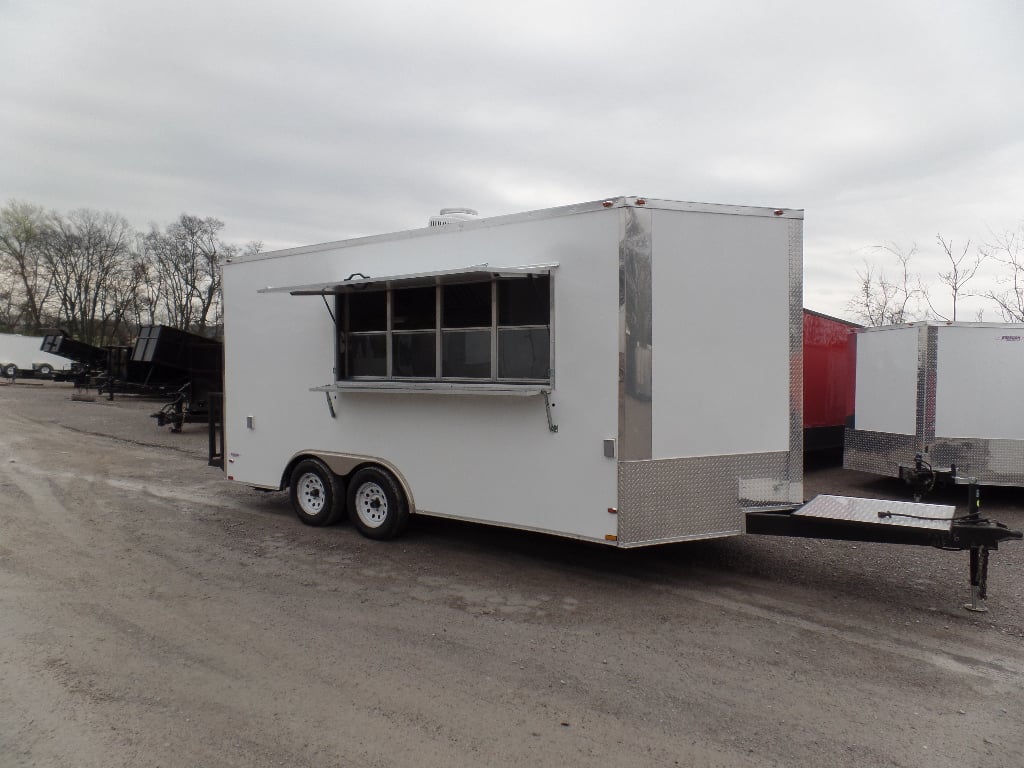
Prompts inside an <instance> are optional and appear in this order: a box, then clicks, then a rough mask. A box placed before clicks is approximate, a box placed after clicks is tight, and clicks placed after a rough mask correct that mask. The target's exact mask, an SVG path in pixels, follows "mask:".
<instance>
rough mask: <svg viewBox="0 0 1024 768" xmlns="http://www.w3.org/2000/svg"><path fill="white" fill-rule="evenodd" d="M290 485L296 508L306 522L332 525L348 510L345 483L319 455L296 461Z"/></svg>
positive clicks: (307, 523)
mask: <svg viewBox="0 0 1024 768" xmlns="http://www.w3.org/2000/svg"><path fill="white" fill-rule="evenodd" d="M288 485H289V493H288V495H289V496H290V497H291V501H292V509H294V510H295V514H296V516H297V517H298V518H299V520H301V521H302V522H304V523H305V524H306V525H313V526H321V525H330V524H331V523H334V522H337V520H338V518H339V517H340V516H341V513H342V512H343V511H344V507H343V503H344V499H345V487H344V483H342V480H341V478H340V477H338V476H337V475H335V474H334V473H333V472H331V470H329V469H328V468H327V467H326V466H325V465H324V463H323V462H321V461H319V460H318V459H303V460H302V461H300V462H299V463H298V464H296V465H295V469H293V470H292V476H291V482H290V483H289V484H288Z"/></svg>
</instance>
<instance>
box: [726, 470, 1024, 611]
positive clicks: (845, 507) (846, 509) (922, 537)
mask: <svg viewBox="0 0 1024 768" xmlns="http://www.w3.org/2000/svg"><path fill="white" fill-rule="evenodd" d="M955 514H956V507H954V506H952V505H948V504H923V503H921V502H910V501H888V500H885V499H859V498H850V497H847V496H828V495H821V496H815V497H814V498H813V499H811V500H810V501H809V502H808V503H806V504H804V505H803V506H800V507H794V508H790V509H779V510H772V511H765V510H757V511H751V512H747V513H746V532H747V533H754V534H761V535H765V536H794V537H799V538H811V539H837V540H840V541H866V542H874V543H881V544H916V545H920V546H925V547H938V548H939V549H947V550H968V551H969V552H970V553H971V564H970V569H971V570H970V578H971V602H969V603H967V604H965V605H964V608H966V609H967V610H969V611H976V612H979V613H983V612H985V611H986V610H988V609H987V608H986V607H985V600H986V598H987V597H988V595H987V581H988V555H989V552H990V551H991V550H994V549H998V548H999V542H1001V541H1006V540H1008V539H1020V538H1022V537H1024V534H1022V533H1021V531H1012V530H1010V529H1009V528H1007V527H1006V526H1005V525H1003V524H1002V523H997V522H993V521H991V520H987V519H985V518H983V517H981V516H980V514H979V505H978V491H977V486H975V485H971V492H970V506H969V510H968V513H967V514H966V515H963V516H962V517H955Z"/></svg>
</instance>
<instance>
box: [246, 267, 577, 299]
mask: <svg viewBox="0 0 1024 768" xmlns="http://www.w3.org/2000/svg"><path fill="white" fill-rule="evenodd" d="M557 267H558V264H557V263H551V264H522V265H517V266H511V267H505V266H497V265H491V264H474V265H473V266H471V267H460V268H458V269H442V270H438V271H436V272H418V273H415V274H410V275H387V276H385V277H368V276H366V275H364V274H363V273H362V272H354V273H353V274H351V275H349V276H348V277H347V278H345V279H343V280H333V281H331V282H329V283H313V284H311V285H289V286H285V287H281V288H278V287H274V286H267V287H266V288H260V289H259V291H257V293H290V294H291V295H292V296H329V295H334V294H339V293H351V292H352V291H356V290H361V289H366V288H368V287H371V286H372V287H374V288H378V289H385V288H414V287H418V286H424V285H444V284H446V283H468V282H473V281H477V280H490V279H491V278H492V277H526V276H528V275H546V274H549V273H550V272H551V271H552V270H553V269H556V268H557Z"/></svg>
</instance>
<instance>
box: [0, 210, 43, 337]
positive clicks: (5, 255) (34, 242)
mask: <svg viewBox="0 0 1024 768" xmlns="http://www.w3.org/2000/svg"><path fill="white" fill-rule="evenodd" d="M48 226H49V225H48V217H47V215H46V212H45V211H44V210H43V209H42V208H40V207H39V206H37V205H32V204H31V203H23V202H19V201H17V200H12V201H11V202H9V203H8V204H7V205H6V206H4V208H2V209H0V262H2V263H3V264H4V265H5V266H6V268H7V270H8V272H9V275H10V276H13V277H14V281H13V283H14V284H12V285H10V286H9V289H10V295H9V296H8V301H9V302H10V304H11V309H12V312H13V309H14V307H15V306H17V305H19V304H20V308H21V311H20V312H19V313H15V314H16V316H12V322H13V323H14V324H16V325H20V326H23V327H24V328H25V329H26V330H28V331H29V332H31V333H38V331H39V329H40V328H41V327H42V326H43V325H44V312H45V307H46V303H47V300H48V299H49V297H50V292H51V289H52V287H53V282H52V275H51V274H50V271H49V269H48V265H47V263H46V260H45V259H44V258H43V256H42V253H41V250H40V245H41V243H42V240H43V237H44V235H45V234H46V232H47V229H48ZM19 299H20V300H19Z"/></svg>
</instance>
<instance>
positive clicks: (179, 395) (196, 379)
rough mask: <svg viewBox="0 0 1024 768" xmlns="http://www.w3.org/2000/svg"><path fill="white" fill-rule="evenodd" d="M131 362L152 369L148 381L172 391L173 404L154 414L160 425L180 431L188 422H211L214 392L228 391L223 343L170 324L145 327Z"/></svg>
mask: <svg viewBox="0 0 1024 768" xmlns="http://www.w3.org/2000/svg"><path fill="white" fill-rule="evenodd" d="M131 363H132V364H135V365H138V366H146V367H147V368H148V370H149V373H148V379H147V381H149V382H154V381H160V382H162V385H163V386H164V387H167V388H169V394H170V397H171V400H170V402H168V403H167V404H166V405H164V407H163V408H161V409H160V410H159V411H157V412H156V413H154V414H153V416H154V418H156V420H157V424H159V425H160V426H164V425H167V424H169V425H170V426H171V429H172V431H174V432H180V431H181V427H182V425H183V424H186V423H203V424H206V423H208V421H209V418H210V399H211V393H219V392H221V391H222V390H223V388H224V385H223V378H224V351H223V345H222V344H221V342H219V341H217V340H215V339H210V338H207V337H206V336H200V335H199V334H195V333H189V332H188V331H182V330H180V329H178V328H172V327H170V326H167V325H144V326H142V327H141V328H140V329H139V335H138V338H137V339H136V340H135V346H134V347H133V348H132V353H131Z"/></svg>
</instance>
